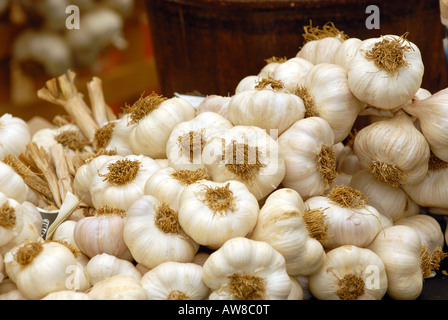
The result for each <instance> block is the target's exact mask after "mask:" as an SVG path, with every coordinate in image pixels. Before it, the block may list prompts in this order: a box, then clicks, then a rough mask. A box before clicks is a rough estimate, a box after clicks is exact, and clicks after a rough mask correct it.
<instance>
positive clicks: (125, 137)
mask: <svg viewBox="0 0 448 320" xmlns="http://www.w3.org/2000/svg"><path fill="white" fill-rule="evenodd" d="M129 122H130V119H129V115H128V114H125V115H123V116H122V117H120V118H118V119H116V120H111V121H109V122H107V123H106V124H104V125H103V126H101V127H100V128H99V129H97V130H96V132H95V136H94V138H95V145H96V148H97V149H104V150H110V151H115V152H116V153H117V154H118V155H120V156H128V155H130V154H132V153H133V152H132V150H131V146H130V144H129V132H130V131H131V129H132V125H129Z"/></svg>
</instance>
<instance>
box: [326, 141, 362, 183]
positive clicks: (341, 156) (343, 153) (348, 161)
mask: <svg viewBox="0 0 448 320" xmlns="http://www.w3.org/2000/svg"><path fill="white" fill-rule="evenodd" d="M333 148H334V152H335V153H336V170H337V172H338V173H345V174H348V175H350V176H352V175H354V174H355V173H356V172H358V171H361V169H362V167H361V165H360V163H359V159H358V156H357V155H356V154H355V153H354V152H353V138H352V136H351V134H350V135H349V140H348V141H347V143H346V144H345V145H344V144H343V143H342V142H339V143H336V144H335V145H334V146H333Z"/></svg>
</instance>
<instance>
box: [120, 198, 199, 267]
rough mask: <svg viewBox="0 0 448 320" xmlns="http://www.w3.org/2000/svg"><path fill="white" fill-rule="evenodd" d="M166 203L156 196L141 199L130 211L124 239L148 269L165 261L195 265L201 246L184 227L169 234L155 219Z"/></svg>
mask: <svg viewBox="0 0 448 320" xmlns="http://www.w3.org/2000/svg"><path fill="white" fill-rule="evenodd" d="M161 204H162V202H160V201H159V200H158V199H156V198H155V197H153V196H149V195H145V196H143V197H141V198H139V199H137V200H136V201H135V202H134V203H133V204H132V206H131V207H130V208H129V209H128V212H127V218H126V223H125V225H124V229H123V237H124V241H125V243H126V245H127V246H128V248H129V250H130V251H131V253H132V256H133V258H134V259H135V261H137V262H138V263H140V264H142V265H144V266H145V267H147V268H150V269H151V268H154V267H155V266H157V265H159V264H161V263H163V262H165V261H178V262H191V261H193V258H194V256H195V254H196V252H197V251H198V249H199V245H198V244H197V243H196V242H195V241H194V240H193V239H192V238H191V237H190V236H189V235H188V234H186V232H185V230H184V229H183V228H182V226H181V228H180V230H179V233H172V232H170V233H166V232H164V231H163V230H161V229H160V228H159V227H158V226H157V224H156V221H155V219H156V218H157V208H158V207H159V206H160V205H161Z"/></svg>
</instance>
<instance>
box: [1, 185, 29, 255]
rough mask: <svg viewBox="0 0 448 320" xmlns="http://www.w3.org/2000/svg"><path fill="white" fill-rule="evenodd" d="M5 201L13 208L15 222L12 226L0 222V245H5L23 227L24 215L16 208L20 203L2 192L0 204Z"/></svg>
mask: <svg viewBox="0 0 448 320" xmlns="http://www.w3.org/2000/svg"><path fill="white" fill-rule="evenodd" d="M5 203H7V205H8V206H9V207H11V208H12V209H14V213H13V214H14V216H15V222H14V224H13V225H12V226H5V225H1V224H0V247H2V246H4V245H6V244H7V243H8V242H10V241H12V240H13V239H14V238H15V237H17V236H18V235H19V234H20V233H21V232H22V229H23V226H24V224H25V223H24V217H23V213H22V212H21V211H20V210H18V208H19V206H20V203H18V202H17V201H16V200H14V199H10V198H8V197H6V196H5V195H4V194H0V206H2V205H3V204H5Z"/></svg>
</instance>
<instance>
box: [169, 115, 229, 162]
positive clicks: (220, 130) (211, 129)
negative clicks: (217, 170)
mask: <svg viewBox="0 0 448 320" xmlns="http://www.w3.org/2000/svg"><path fill="white" fill-rule="evenodd" d="M232 127H233V125H232V123H231V122H230V121H229V120H227V118H224V117H223V116H221V115H219V114H218V113H215V112H202V113H199V114H198V115H197V116H196V117H194V118H193V119H191V120H188V121H184V122H181V123H179V124H177V125H176V126H175V127H174V128H173V130H172V131H171V134H170V137H169V138H168V141H167V142H166V156H167V158H168V160H169V165H170V166H171V167H173V168H174V169H178V170H197V169H200V168H205V163H204V162H203V161H202V150H203V149H204V147H205V145H206V144H207V142H208V141H209V140H210V139H212V138H213V137H215V136H217V135H220V134H221V135H222V134H224V133H225V130H228V129H230V128H232Z"/></svg>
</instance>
